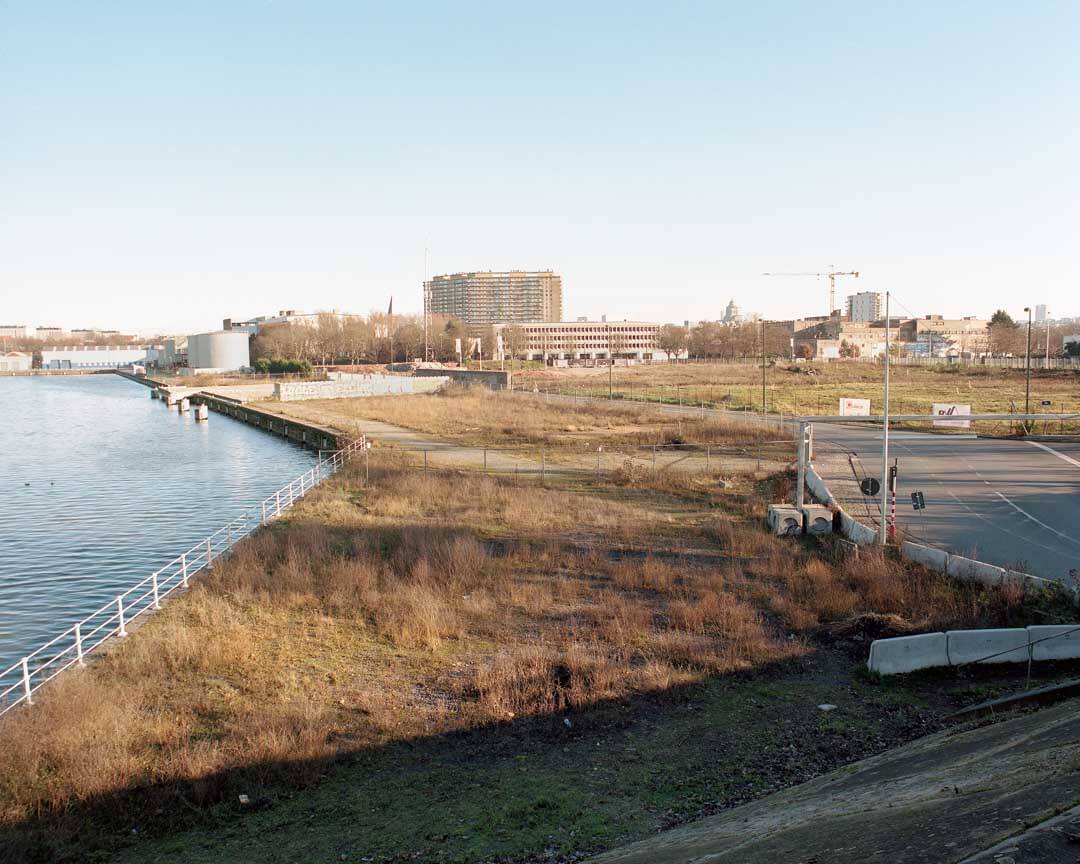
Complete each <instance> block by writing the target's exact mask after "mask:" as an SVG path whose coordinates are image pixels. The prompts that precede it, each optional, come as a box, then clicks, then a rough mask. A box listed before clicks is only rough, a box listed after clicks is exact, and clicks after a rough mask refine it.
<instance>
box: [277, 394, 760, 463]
mask: <svg viewBox="0 0 1080 864" xmlns="http://www.w3.org/2000/svg"><path fill="white" fill-rule="evenodd" d="M262 407H266V408H268V409H270V410H273V411H278V412H281V413H284V414H287V415H289V416H293V417H297V418H300V419H306V420H309V421H312V422H316V423H319V424H321V425H328V426H332V427H335V428H337V429H340V430H342V431H345V432H348V431H351V430H352V429H354V428H355V424H356V421H357V420H358V419H366V420H378V421H380V422H383V423H390V424H393V425H395V426H403V427H405V428H407V429H415V430H416V431H418V432H424V433H426V434H429V435H434V436H437V437H439V438H444V439H447V440H451V441H460V442H465V443H488V444H490V443H492V442H500V443H503V444H524V445H542V446H545V447H570V448H573V447H580V446H583V445H588V446H593V447H595V446H596V445H608V446H613V445H623V446H641V445H652V444H672V443H698V444H717V445H725V444H746V443H749V442H752V441H756V440H757V437H758V436H759V435H760V434H761V433H760V430H759V429H758V427H757V426H756V425H755V424H752V423H741V422H739V421H737V420H731V419H716V418H713V417H709V416H704V417H674V416H672V415H671V414H666V413H664V412H662V411H660V410H659V408H657V407H655V406H651V405H635V404H633V403H626V402H619V401H615V402H611V403H605V402H600V401H593V402H583V403H580V404H575V403H572V402H565V403H558V404H556V405H554V406H553V405H550V404H548V403H546V402H542V401H539V400H536V399H534V398H531V397H529V396H523V395H520V394H519V395H511V394H508V393H496V392H493V391H491V390H487V389H484V388H480V387H456V386H452V387H449V388H447V389H446V390H444V391H442V392H439V393H436V394H433V395H427V394H425V395H416V396H377V397H367V398H357V399H320V400H312V401H310V402H289V403H277V402H269V403H264V405H263V406H262ZM769 437H776V436H775V432H773V433H771V435H770V436H769Z"/></svg>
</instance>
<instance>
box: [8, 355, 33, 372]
mask: <svg viewBox="0 0 1080 864" xmlns="http://www.w3.org/2000/svg"><path fill="white" fill-rule="evenodd" d="M33 365H34V358H33V356H32V355H30V354H26V353H24V352H22V351H6V352H0V372H29V371H30V369H31V368H33Z"/></svg>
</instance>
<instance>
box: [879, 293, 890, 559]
mask: <svg viewBox="0 0 1080 864" xmlns="http://www.w3.org/2000/svg"><path fill="white" fill-rule="evenodd" d="M889 294H890V292H888V291H886V292H885V394H884V395H885V402H884V405H883V408H882V417H881V419H882V423H881V534H880V542H881V545H882V546H884V545H885V544H886V543H887V542H888V537H889V528H888V502H889V496H888V495H887V494H886V490H887V489H888V488H889V485H888V484H889Z"/></svg>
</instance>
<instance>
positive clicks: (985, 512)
mask: <svg viewBox="0 0 1080 864" xmlns="http://www.w3.org/2000/svg"><path fill="white" fill-rule="evenodd" d="M881 437H882V436H881V429H880V428H870V427H862V426H854V425H850V426H849V425H839V424H822V423H817V424H815V425H814V438H815V447H816V452H815V454H814V455H815V465H816V467H817V469H818V472H819V473H820V474H821V475H822V477H823V478H824V479H825V481H826V482H827V483H828V484H829V488H830V491H832V493H833V495H834V496H836V497H837V499H838V500H840V501H841V503H842V504H844V507H845V509H847V510H848V511H849V512H850V513H851V514H852V515H853V516H855V517H856V518H857V519H859V520H860V521H862V522H867V523H869V522H871V521H873V522H874V524H877V520H878V518H879V515H880V507H881V504H880V500H881V499H880V498H879V497H875V498H866V497H864V496H863V495H862V494H861V493H860V492H859V490H858V488H857V485H856V480H855V475H856V474H857V475H858V476H859V477H862V476H865V475H871V476H874V477H877V478H879V479H880V476H881ZM889 453H890V459H889V462H890V464H891V463H892V461H893V458H895V459H896V460H897V464H898V472H897V481H898V482H897V502H896V513H897V525H898V526H899V527H900V529H901V530H902V531H904V532H905V533H906V534H907V535H908V536H910V537H912V538H913V539H920V540H923V541H925V542H927V543H929V544H931V545H934V546H939V547H942V548H946V549H948V550H949V551H950V552H954V553H957V554H960V555H966V556H969V557H973V558H978V559H979V560H980V561H987V562H989V563H991V564H997V565H999V566H1003V567H1011V568H1013V569H1016V570H1023V571H1024V572H1027V573H1031V574H1033V575H1035V576H1042V577H1044V578H1048V579H1058V580H1066V579H1067V578H1068V577H1069V571H1070V570H1073V569H1076V570H1078V571H1080V443H1040V442H1032V441H1004V440H996V439H989V438H975V437H973V436H958V435H957V436H952V435H950V436H946V435H934V434H927V433H920V432H906V431H904V432H897V431H894V432H891V433H890V434H889ZM849 454H854V456H853V458H852V460H850V462H849V459H848V458H847V457H848V455H849ZM852 462H853V463H854V469H855V470H854V471H853V470H852V464H851V463H852ZM916 490H918V491H921V492H922V493H923V496H924V498H925V499H926V509H925V510H920V511H917V512H916V511H915V510H914V509H913V507H912V504H911V493H912V492H913V491H916Z"/></svg>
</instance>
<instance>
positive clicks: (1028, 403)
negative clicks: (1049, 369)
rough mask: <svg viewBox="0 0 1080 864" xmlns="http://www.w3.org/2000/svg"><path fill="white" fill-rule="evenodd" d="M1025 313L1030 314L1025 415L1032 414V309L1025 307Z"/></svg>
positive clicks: (1025, 426)
mask: <svg viewBox="0 0 1080 864" xmlns="http://www.w3.org/2000/svg"><path fill="white" fill-rule="evenodd" d="M1024 311H1025V312H1027V313H1028V328H1027V363H1026V364H1025V365H1026V366H1027V381H1026V383H1025V385H1024V413H1025V414H1030V413H1031V307H1030V306H1025V307H1024ZM1027 423H1028V421H1027V420H1025V421H1024V428H1025V429H1027Z"/></svg>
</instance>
